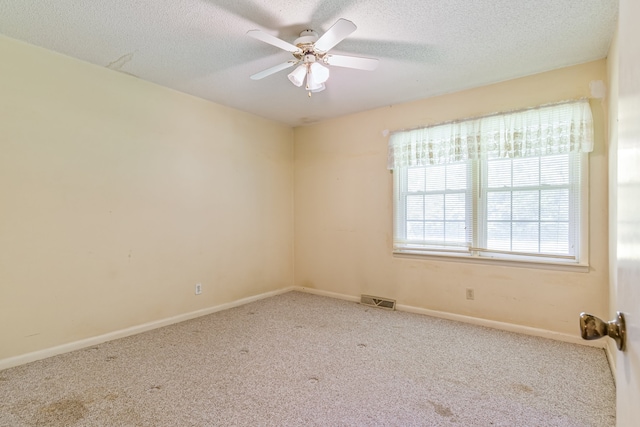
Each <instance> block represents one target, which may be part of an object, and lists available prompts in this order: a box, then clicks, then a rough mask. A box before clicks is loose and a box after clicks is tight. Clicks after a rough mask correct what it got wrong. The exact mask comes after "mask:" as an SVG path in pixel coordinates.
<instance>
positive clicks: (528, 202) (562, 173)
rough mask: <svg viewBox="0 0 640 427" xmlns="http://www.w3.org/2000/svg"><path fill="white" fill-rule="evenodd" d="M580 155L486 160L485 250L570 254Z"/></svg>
mask: <svg viewBox="0 0 640 427" xmlns="http://www.w3.org/2000/svg"><path fill="white" fill-rule="evenodd" d="M579 161H580V156H579V155H577V154H561V155H551V156H539V157H525V158H516V159H491V158H489V159H487V160H486V161H485V162H484V166H485V170H486V173H485V174H484V179H483V185H482V201H483V203H482V212H483V215H482V217H481V218H480V220H481V222H484V227H482V230H483V233H482V237H483V238H482V239H481V241H480V242H479V246H480V247H481V248H483V249H486V250H487V252H492V251H495V252H496V253H500V252H505V253H506V252H514V253H523V254H536V255H539V254H548V255H552V256H554V255H564V256H572V255H575V248H576V242H575V237H576V235H577V229H576V228H577V219H578V218H577V215H576V214H577V206H578V202H579V185H577V183H576V182H575V181H577V180H576V179H575V177H576V176H579Z"/></svg>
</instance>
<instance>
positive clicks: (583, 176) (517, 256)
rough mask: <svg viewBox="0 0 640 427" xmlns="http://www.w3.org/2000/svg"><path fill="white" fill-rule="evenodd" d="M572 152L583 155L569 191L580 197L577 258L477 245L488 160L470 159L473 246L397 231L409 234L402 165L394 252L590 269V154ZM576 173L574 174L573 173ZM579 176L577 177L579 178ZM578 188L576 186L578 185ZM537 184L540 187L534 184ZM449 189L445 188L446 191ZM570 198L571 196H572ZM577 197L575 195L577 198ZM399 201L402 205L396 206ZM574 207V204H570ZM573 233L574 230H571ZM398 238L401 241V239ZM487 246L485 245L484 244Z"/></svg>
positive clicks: (396, 196)
mask: <svg viewBox="0 0 640 427" xmlns="http://www.w3.org/2000/svg"><path fill="white" fill-rule="evenodd" d="M572 155H575V156H580V165H579V171H577V174H578V175H579V177H576V176H571V183H573V184H571V183H570V185H573V186H574V188H573V190H570V191H578V192H579V194H578V195H577V196H578V197H577V200H578V202H579V205H580V206H579V210H580V212H579V213H578V218H579V223H578V224H577V226H575V227H570V228H572V229H573V230H577V232H576V233H577V235H575V236H574V238H573V243H574V245H575V249H574V251H575V258H574V257H571V256H567V257H560V256H546V255H544V254H526V253H518V252H511V251H505V252H498V251H487V250H483V249H481V248H478V247H476V246H483V245H482V244H481V243H482V242H484V239H486V224H487V220H486V203H485V201H484V200H483V197H486V191H483V188H482V183H483V182H486V179H487V178H486V173H487V172H486V169H487V168H486V167H485V160H484V159H483V160H469V161H468V162H470V163H471V166H470V167H469V171H470V172H469V174H470V179H471V183H470V186H469V188H468V189H467V203H472V208H471V210H470V212H471V217H470V218H467V219H466V221H467V223H468V224H472V227H473V237H472V243H471V246H470V247H468V248H465V247H459V248H456V247H455V246H446V247H445V246H436V245H429V244H421V243H417V244H411V243H407V242H406V239H402V238H400V237H402V236H397V235H395V234H396V233H398V232H399V233H400V234H403V236H406V223H407V221H408V220H407V219H406V195H407V191H406V187H407V185H406V179H407V178H406V177H407V171H408V169H409V167H401V168H398V169H397V170H395V171H393V176H394V247H393V252H394V254H396V255H407V256H412V257H414V256H418V257H421V258H430V257H433V258H435V259H447V258H449V259H453V260H457V261H461V260H464V261H470V262H480V263H501V264H506V265H520V266H526V267H531V266H534V267H535V266H540V267H546V268H556V269H558V268H559V269H576V270H579V271H588V266H589V263H588V260H589V248H588V242H589V235H588V231H589V156H588V153H573V154H572ZM572 175H575V174H572ZM576 179H577V181H576ZM576 184H577V185H578V188H577V189H576V188H575V185H576ZM532 188H537V187H532ZM445 192H446V190H445V191H443V194H444V193H445ZM570 199H572V198H571V197H570ZM574 200H576V199H574ZM398 202H400V203H401V204H402V206H397V204H398ZM571 209H573V207H571V208H570V211H571ZM570 233H571V231H570ZM399 241H402V242H400V243H399ZM484 246H486V245H484Z"/></svg>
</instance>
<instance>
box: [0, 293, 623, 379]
mask: <svg viewBox="0 0 640 427" xmlns="http://www.w3.org/2000/svg"><path fill="white" fill-rule="evenodd" d="M289 291H299V292H307V293H310V294H314V295H320V296H326V297H330V298H336V299H342V300H346V301H352V302H359V301H360V297H359V296H353V295H346V294H340V293H337V292H329V291H322V290H318V289H312V288H305V287H300V286H290V287H287V288H283V289H278V290H276V291H271V292H265V293H262V294H259V295H254V296H251V297H247V298H242V299H239V300H237V301H232V302H228V303H225V304H220V305H217V306H214V307H208V308H205V309H202V310H196V311H192V312H189V313H184V314H180V315H177V316H173V317H169V318H166V319H161V320H157V321H154V322H149V323H144V324H142V325H137V326H132V327H130V328H126V329H121V330H119V331H114V332H109V333H107V334H103V335H98V336H95V337H91V338H86V339H83V340H79V341H74V342H70V343H67V344H62V345H59V346H55V347H51V348H46V349H43V350H38V351H34V352H31V353H26V354H22V355H19V356H14V357H9V358H6V359H1V360H0V371H1V370H3V369H7V368H11V367H14V366H19V365H23V364H25V363H30V362H35V361H36V360H41V359H46V358H47V357H51V356H56V355H58V354H62V353H68V352H70V351H75V350H80V349H83V348H87V347H91V346H93V345H98V344H102V343H104V342H107V341H111V340H115V339H118V338H124V337H128V336H131V335H135V334H139V333H142V332H146V331H150V330H152V329H157V328H161V327H163V326H168V325H172V324H174V323H179V322H183V321H185V320H190V319H195V318H196V317H200V316H206V315H207V314H212V313H215V312H218V311H222V310H227V309H229V308H234V307H239V306H241V305H244V304H248V303H251V302H254V301H258V300H261V299H264V298H269V297H272V296H275V295H280V294H283V293H286V292H289ZM396 309H397V310H399V311H406V312H409V313H417V314H423V315H427V316H432V317H438V318H441V319H448V320H455V321H458V322H464V323H470V324H473V325H480V326H486V327H488V328H493V329H500V330H503V331H509V332H516V333H520V334H525V335H533V336H538V337H542V338H550V339H554V340H558V341H564V342H569V343H573V344H580V345H587V346H591V347H597V348H604V350H605V352H606V354H607V358H608V360H609V365H610V366H611V371H612V373H613V375H614V378H615V361H614V359H613V357H614V354H615V352H614V351H612V350H611V347H610V346H609V345H607V343H606V342H601V341H600V340H598V341H584V340H582V339H581V338H580V337H579V336H573V335H569V334H563V333H560V332H554V331H548V330H545V329H537V328H531V327H528V326H522V325H515V324H512V323H504V322H497V321H495V320H487V319H481V318H477V317H470V316H463V315H460V314H453V313H446V312H442V311H436V310H429V309H426V308H420V307H413V306H409V305H396Z"/></svg>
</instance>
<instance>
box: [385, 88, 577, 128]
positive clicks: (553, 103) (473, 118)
mask: <svg viewBox="0 0 640 427" xmlns="http://www.w3.org/2000/svg"><path fill="white" fill-rule="evenodd" d="M582 101H587V102H589V98H587V97H582V98H577V99H569V100H565V101H559V102H550V103H548V104H541V105H537V106H535V107H527V108H519V109H515V110H507V111H498V112H495V113H489V114H483V115H481V116H472V117H467V118H464V119H456V120H447V121H444V122H438V123H433V124H430V125H421V126H416V127H412V128H403V129H397V130H392V131H388V130H387V131H382V134H383V135H384V136H391V135H393V134H394V133H400V132H410V131H412V130H418V129H426V128H430V127H435V126H441V125H451V124H455V123H462V122H468V121H470V120H479V119H486V118H488V117H495V116H502V115H505V114H513V113H521V112H523V111H533V110H538V109H540V108H546V107H551V106H556V105H564V104H573V103H574V102H582Z"/></svg>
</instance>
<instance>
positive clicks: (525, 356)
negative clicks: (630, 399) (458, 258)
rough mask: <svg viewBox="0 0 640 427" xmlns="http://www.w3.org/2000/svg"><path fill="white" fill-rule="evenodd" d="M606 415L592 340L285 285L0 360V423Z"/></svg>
mask: <svg viewBox="0 0 640 427" xmlns="http://www.w3.org/2000/svg"><path fill="white" fill-rule="evenodd" d="M231 425H233V426H458V427H460V426H544V427H550V426H566V427H569V426H571V427H585V426H598V427H600V426H614V425H615V387H614V383H613V378H612V376H611V372H610V370H609V367H608V364H607V360H606V357H605V354H604V352H603V350H601V349H596V348H590V347H585V346H580V345H575V344H568V343H563V342H557V341H553V340H548V339H543V338H537V337H531V336H526V335H519V334H514V333H509V332H503V331H497V330H492V329H488V328H484V327H479V326H473V325H468V324H464V323H458V322H453V321H448V320H443V319H437V318H432V317H427V316H421V315H416V314H411V313H403V312H397V311H396V312H392V311H385V310H381V309H377V308H371V307H367V306H363V305H359V304H356V303H352V302H347V301H342V300H336V299H331V298H326V297H320V296H315V295H310V294H306V293H302V292H289V293H286V294H283V295H279V296H275V297H272V298H268V299H265V300H261V301H258V302H255V303H251V304H247V305H244V306H241V307H238V308H234V309H230V310H226V311H222V312H218V313H214V314H211V315H208V316H204V317H200V318H198V319H194V320H190V321H186V322H182V323H179V324H176V325H172V326H168V327H164V328H161V329H156V330H153V331H150V332H146V333H142V334H139V335H135V336H131V337H127V338H123V339H119V340H115V341H111V342H107V343H104V344H101V345H97V346H94V347H91V348H87V349H83V350H79V351H75V352H72V353H67V354H63V355H60V356H56V357H52V358H49V359H46V360H41V361H38V362H33V363H30V364H27V365H23V366H19V367H15V368H11V369H6V370H4V371H0V426H3V427H4V426H7V427H9V426H10V427H21V426H51V427H57V426H65V427H67V426H154V427H157V426H231Z"/></svg>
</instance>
